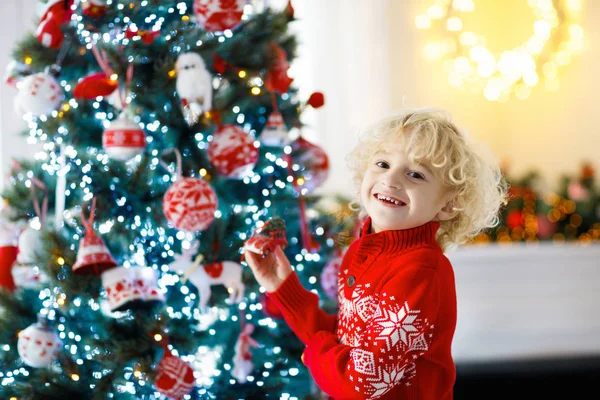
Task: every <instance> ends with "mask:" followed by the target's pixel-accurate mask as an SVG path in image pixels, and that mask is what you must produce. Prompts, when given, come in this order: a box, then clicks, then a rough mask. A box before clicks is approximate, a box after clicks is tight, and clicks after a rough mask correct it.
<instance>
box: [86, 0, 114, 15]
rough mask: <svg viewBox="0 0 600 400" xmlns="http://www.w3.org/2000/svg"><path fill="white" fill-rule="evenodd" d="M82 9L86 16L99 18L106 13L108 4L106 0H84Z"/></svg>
mask: <svg viewBox="0 0 600 400" xmlns="http://www.w3.org/2000/svg"><path fill="white" fill-rule="evenodd" d="M81 9H82V11H83V15H85V16H86V17H91V18H99V17H101V16H103V15H104V13H105V12H106V10H107V9H108V6H107V5H106V0H82V1H81Z"/></svg>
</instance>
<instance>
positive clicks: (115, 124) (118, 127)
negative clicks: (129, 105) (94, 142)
mask: <svg viewBox="0 0 600 400" xmlns="http://www.w3.org/2000/svg"><path fill="white" fill-rule="evenodd" d="M102 147H103V148H104V151H106V154H108V155H109V156H110V157H111V158H114V159H115V160H119V161H127V160H130V159H131V158H133V157H135V156H136V155H138V154H140V153H141V152H142V151H144V149H145V148H146V134H145V133H144V130H143V129H142V128H140V126H139V125H138V124H137V123H135V122H133V120H132V119H131V117H130V116H129V115H128V113H127V111H123V112H121V114H120V115H119V118H117V119H116V120H114V121H112V122H111V124H110V126H109V127H108V128H106V129H105V130H104V133H103V134H102Z"/></svg>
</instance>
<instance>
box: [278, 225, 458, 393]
mask: <svg viewBox="0 0 600 400" xmlns="http://www.w3.org/2000/svg"><path fill="white" fill-rule="evenodd" d="M370 224H371V221H370V219H367V221H366V222H365V225H364V226H363V230H362V232H363V234H361V237H360V238H359V239H358V240H356V241H355V242H354V243H352V245H351V246H350V247H349V249H348V251H347V252H346V255H345V256H344V259H343V262H342V265H341V268H340V276H339V296H338V297H339V312H338V316H337V318H336V317H335V316H332V315H328V314H326V313H325V312H324V311H323V310H321V309H320V308H319V298H318V296H317V295H316V294H314V293H312V292H310V291H308V290H306V289H305V288H304V287H303V286H302V285H301V283H300V281H299V280H298V277H297V275H296V274H295V273H292V274H290V276H289V277H288V278H287V279H286V280H285V281H284V282H283V284H282V285H281V286H280V287H279V289H277V291H275V292H273V293H269V294H268V295H269V296H270V297H271V298H272V299H273V301H274V302H275V303H276V304H277V306H278V307H279V309H280V310H281V312H282V313H283V315H284V318H285V320H286V321H287V323H288V324H289V325H290V327H291V329H292V330H293V331H294V333H296V335H297V336H298V337H299V338H300V340H302V341H303V342H304V344H306V349H305V351H304V363H305V364H306V366H307V367H308V369H309V370H310V372H311V374H312V376H313V379H314V380H315V382H316V383H317V385H318V386H319V387H320V388H321V389H322V390H323V391H324V392H325V393H327V394H328V395H329V396H331V398H333V399H336V400H346V399H395V400H398V399H402V400H404V399H411V400H448V399H452V389H453V386H454V380H455V377H456V371H455V367H454V361H453V360H452V355H451V344H452V337H453V335H454V328H455V326H456V291H455V284H454V272H453V270H452V265H451V264H450V261H448V259H447V258H446V257H445V256H444V254H443V252H442V250H441V248H440V247H439V246H438V244H437V242H436V240H435V235H436V232H437V230H438V228H439V223H438V222H433V221H432V222H429V223H427V224H425V225H422V226H419V227H417V228H412V229H406V230H397V231H383V232H380V233H375V234H364V233H365V232H370V227H371V225H370Z"/></svg>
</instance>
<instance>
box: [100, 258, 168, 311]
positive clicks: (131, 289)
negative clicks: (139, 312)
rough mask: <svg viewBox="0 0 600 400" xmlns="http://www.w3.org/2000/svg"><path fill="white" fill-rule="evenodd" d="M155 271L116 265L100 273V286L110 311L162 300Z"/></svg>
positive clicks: (162, 296)
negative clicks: (102, 288) (103, 290)
mask: <svg viewBox="0 0 600 400" xmlns="http://www.w3.org/2000/svg"><path fill="white" fill-rule="evenodd" d="M157 281H158V277H157V274H156V271H155V270H154V269H152V268H149V267H140V266H133V267H128V268H126V267H117V268H112V269H109V270H106V271H104V272H103V273H102V286H103V287H104V289H105V290H106V296H107V300H108V305H109V308H110V311H112V312H114V311H123V310H126V309H129V308H133V306H134V304H136V303H137V304H144V303H149V304H150V303H151V302H152V303H154V302H164V301H165V295H164V293H163V292H162V291H161V290H160V288H159V287H158V283H157Z"/></svg>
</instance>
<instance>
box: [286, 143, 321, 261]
mask: <svg viewBox="0 0 600 400" xmlns="http://www.w3.org/2000/svg"><path fill="white" fill-rule="evenodd" d="M283 158H284V160H285V161H286V162H287V168H288V174H289V175H290V176H291V177H292V178H293V180H292V182H293V185H294V189H295V190H296V192H297V193H298V201H299V203H300V204H299V207H300V212H299V214H300V215H299V216H300V234H301V235H302V244H303V246H304V248H305V249H306V250H308V251H310V252H312V251H313V250H314V251H318V250H319V248H320V246H319V244H318V243H316V242H315V241H314V240H313V238H312V237H311V235H310V234H309V232H308V221H307V219H306V202H305V201H304V195H303V194H302V188H300V185H299V184H298V181H297V179H296V178H295V177H294V170H293V169H292V164H293V162H292V156H291V155H289V154H285V155H284V156H283Z"/></svg>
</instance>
